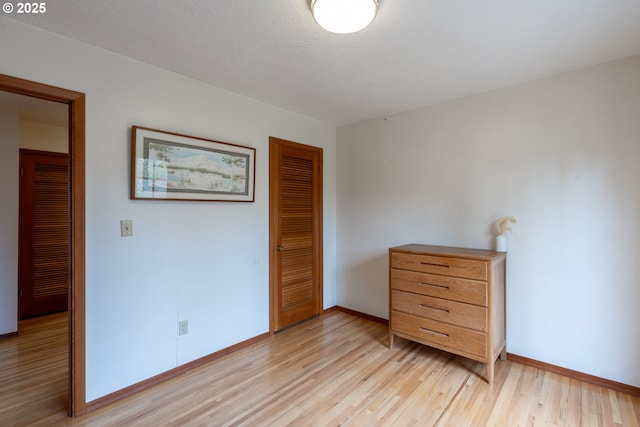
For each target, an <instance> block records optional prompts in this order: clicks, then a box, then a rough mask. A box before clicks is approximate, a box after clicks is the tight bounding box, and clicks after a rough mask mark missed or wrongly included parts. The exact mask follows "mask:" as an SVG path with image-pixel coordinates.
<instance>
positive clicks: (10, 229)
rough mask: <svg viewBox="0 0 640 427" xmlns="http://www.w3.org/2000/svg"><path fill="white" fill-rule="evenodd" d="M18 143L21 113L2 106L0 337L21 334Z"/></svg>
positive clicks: (0, 140) (0, 135) (0, 122)
mask: <svg viewBox="0 0 640 427" xmlns="http://www.w3.org/2000/svg"><path fill="white" fill-rule="evenodd" d="M19 141H20V126H19V115H18V110H17V109H14V108H11V107H9V106H0V182H2V185H0V200H2V203H0V335H3V334H7V333H12V332H16V331H17V330H18V189H19V182H18V166H19V157H18V144H19ZM8 201H13V203H11V202H8Z"/></svg>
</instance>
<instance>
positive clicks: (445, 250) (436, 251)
mask: <svg viewBox="0 0 640 427" xmlns="http://www.w3.org/2000/svg"><path fill="white" fill-rule="evenodd" d="M389 251H390V252H405V253H414V254H425V255H439V256H454V257H460V258H470V259H481V260H495V259H499V258H503V257H505V256H506V252H497V251H491V250H487V249H472V248H456V247H451V246H433V245H421V244H417V243H411V244H409V245H403V246H396V247H393V248H389Z"/></svg>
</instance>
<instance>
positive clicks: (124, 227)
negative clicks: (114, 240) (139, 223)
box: [120, 219, 133, 237]
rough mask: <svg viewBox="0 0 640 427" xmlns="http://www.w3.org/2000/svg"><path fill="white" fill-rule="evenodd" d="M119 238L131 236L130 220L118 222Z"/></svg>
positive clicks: (131, 226) (131, 223) (131, 224)
mask: <svg viewBox="0 0 640 427" xmlns="http://www.w3.org/2000/svg"><path fill="white" fill-rule="evenodd" d="M120 236H122V237H128V236H133V221H131V220H130V219H123V220H121V221H120Z"/></svg>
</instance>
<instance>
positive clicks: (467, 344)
mask: <svg viewBox="0 0 640 427" xmlns="http://www.w3.org/2000/svg"><path fill="white" fill-rule="evenodd" d="M391 330H392V332H397V333H398V334H401V335H405V336H409V337H414V338H415V340H416V341H419V342H421V343H423V344H426V345H433V346H434V347H438V348H441V349H443V350H454V351H456V352H459V353H462V354H464V355H467V356H470V357H473V358H476V359H480V360H483V359H484V358H486V355H487V335H486V334H485V333H483V332H478V331H474V330H471V329H465V328H461V327H459V326H454V325H449V324H447V323H442V322H438V321H436V320H431V319H425V318H423V317H418V316H413V315H411V314H406V313H402V312H396V311H394V312H393V315H392V316H391Z"/></svg>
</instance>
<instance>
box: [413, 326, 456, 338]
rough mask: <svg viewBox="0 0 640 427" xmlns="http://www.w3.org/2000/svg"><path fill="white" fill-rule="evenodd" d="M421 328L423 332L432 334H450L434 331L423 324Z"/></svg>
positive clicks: (443, 335)
mask: <svg viewBox="0 0 640 427" xmlns="http://www.w3.org/2000/svg"><path fill="white" fill-rule="evenodd" d="M420 330H421V331H422V332H429V333H431V334H435V335H439V336H442V337H445V338H449V334H445V333H443V332H438V331H434V330H433V329H429V328H423V327H422V326H420Z"/></svg>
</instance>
